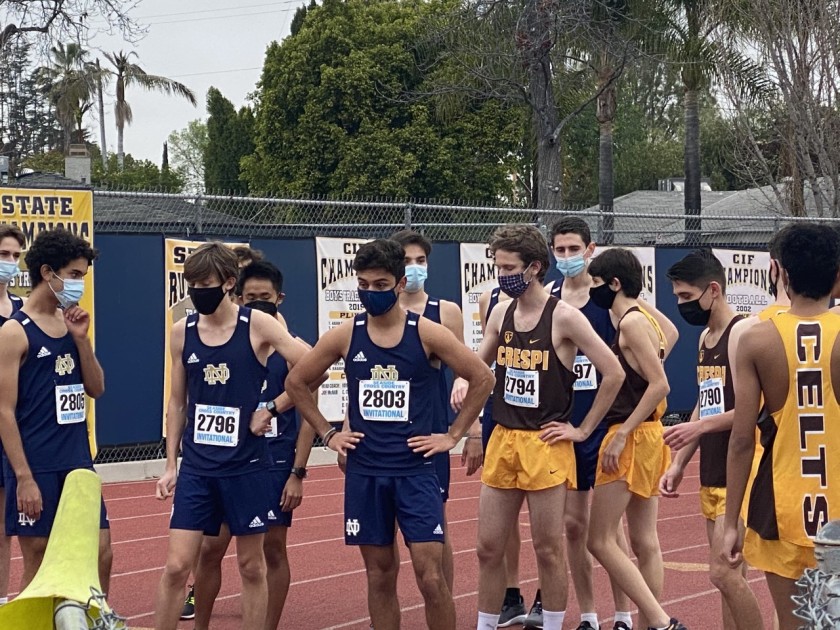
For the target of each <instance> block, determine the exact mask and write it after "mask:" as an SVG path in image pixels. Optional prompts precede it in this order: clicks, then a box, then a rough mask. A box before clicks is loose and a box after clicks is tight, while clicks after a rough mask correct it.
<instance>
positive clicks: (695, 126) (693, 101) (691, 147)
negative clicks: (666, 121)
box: [684, 88, 701, 245]
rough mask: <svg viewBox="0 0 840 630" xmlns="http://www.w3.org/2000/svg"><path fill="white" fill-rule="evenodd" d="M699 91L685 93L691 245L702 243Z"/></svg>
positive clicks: (688, 237) (688, 236)
mask: <svg viewBox="0 0 840 630" xmlns="http://www.w3.org/2000/svg"><path fill="white" fill-rule="evenodd" d="M698 96H699V95H698V92H697V90H693V89H688V88H686V91H685V163H684V164H685V216H686V219H685V231H686V240H687V243H688V244H690V245H696V244H698V243H699V242H700V208H701V200H700V107H699V99H698Z"/></svg>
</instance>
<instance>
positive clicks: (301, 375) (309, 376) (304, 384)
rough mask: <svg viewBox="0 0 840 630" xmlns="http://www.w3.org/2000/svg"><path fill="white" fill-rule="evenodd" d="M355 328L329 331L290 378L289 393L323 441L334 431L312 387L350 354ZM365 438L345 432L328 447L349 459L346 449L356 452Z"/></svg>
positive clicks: (329, 442) (337, 436)
mask: <svg viewBox="0 0 840 630" xmlns="http://www.w3.org/2000/svg"><path fill="white" fill-rule="evenodd" d="M352 326H353V321H348V322H346V323H344V324H342V325H341V326H339V327H338V328H333V329H332V330H330V331H328V332H327V333H326V334H325V335H323V336H322V337H321V338H320V339H319V340H318V343H317V344H315V347H314V348H313V349H312V350H311V351H310V352H308V353H307V354H306V355H305V356H303V358H301V360H300V361H298V362H297V363H295V366H294V367H293V368H292V371H291V372H289V376H288V377H287V378H286V393H287V394H288V395H289V397H290V398H291V399H292V403H294V406H295V407H297V410H298V413H299V414H300V415H301V417H302V418H303V419H304V420H305V421H306V422H308V423H309V424H310V425H312V428H313V429H314V430H315V432H316V433H317V434H318V435H320V436H321V437H322V438H323V437H324V436H325V435H327V434H328V433H331V432H333V427H332V425H331V424H330V423H329V421H328V420H327V419H326V418H325V417H324V415H323V414H322V413H321V411H320V410H319V409H318V405H317V404H316V403H315V400H314V399H313V398H312V394H311V389H310V388H311V383H314V382H316V381H317V380H318V379H320V378H321V377H322V376H323V374H324V372H326V371H327V370H328V369H329V367H330V366H331V365H332V364H333V363H335V362H336V361H337V360H338V359H340V358H342V357H343V356H344V355H345V354H346V352H347V348H348V346H349V345H350V336H351V334H352V332H353V330H352ZM362 437H363V435H362V434H361V433H348V432H344V431H342V432H341V433H340V435H331V436H330V439H329V440H325V443H326V444H327V446H329V447H330V448H332V449H333V450H336V451H338V452H339V453H340V454H342V455H346V454H347V453H346V450H345V449H346V448H351V449H352V448H355V446H354V445H355V443H356V442H358V441H359V439H361V438H362Z"/></svg>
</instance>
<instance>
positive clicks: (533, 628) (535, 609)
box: [524, 600, 543, 630]
mask: <svg viewBox="0 0 840 630" xmlns="http://www.w3.org/2000/svg"><path fill="white" fill-rule="evenodd" d="M524 626H525V630H542V627H543V609H542V602H541V601H540V600H537V601H535V602H534V605H533V606H531V612H529V613H528V616H527V617H525V623H524Z"/></svg>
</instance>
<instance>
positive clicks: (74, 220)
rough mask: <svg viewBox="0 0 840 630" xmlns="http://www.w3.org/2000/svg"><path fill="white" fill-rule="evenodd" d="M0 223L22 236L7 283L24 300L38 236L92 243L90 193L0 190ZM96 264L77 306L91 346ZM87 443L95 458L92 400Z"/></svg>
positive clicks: (27, 291) (18, 189) (88, 417)
mask: <svg viewBox="0 0 840 630" xmlns="http://www.w3.org/2000/svg"><path fill="white" fill-rule="evenodd" d="M0 223H10V224H12V225H16V226H18V227H19V228H20V229H21V230H22V231H23V234H24V236H25V237H26V245H25V247H24V252H23V255H22V256H21V260H20V268H21V269H20V274H18V276H17V278H15V279H14V280H13V281H12V282H11V283H10V284H9V290H10V291H11V292H12V293H14V294H15V295H19V296H21V297H27V296H28V295H29V293H30V291H31V290H32V282H31V281H30V279H29V270H28V269H26V263H25V262H24V257H25V255H26V250H28V249H29V246H30V245H31V244H32V241H34V240H35V239H36V238H37V236H38V234H40V233H41V232H43V231H45V230H55V229H65V230H67V231H69V232H71V233H73V234H75V235H76V236H79V237H81V238H83V239H85V240H86V241H87V242H88V243H90V244H91V245H94V242H93V191H90V190H56V189H50V190H45V189H33V188H0ZM95 266H96V263H94V265H93V266H92V267H91V268H90V270H89V271H88V273H87V275H86V276H85V292H84V295H83V296H82V301H81V302H80V303H79V306H81V307H82V308H83V309H84V310H85V311H87V312H88V313H90V330H89V331H88V336H89V337H90V341H91V344H93V343H94V342H95V334H94V321H95V320H94V312H93V270H94V268H95ZM86 404H87V409H89V412H88V416H87V426H88V443H89V444H90V453H91V456H92V457H96V451H97V445H96V410H95V406H94V401H93V400H91V399H88V400H87V403H86Z"/></svg>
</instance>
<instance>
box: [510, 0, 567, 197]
mask: <svg viewBox="0 0 840 630" xmlns="http://www.w3.org/2000/svg"><path fill="white" fill-rule="evenodd" d="M524 17H525V19H524V23H525V30H524V31H520V32H519V33H517V40H518V41H517V44H518V47H519V50H520V53H521V54H522V56H523V61H524V65H525V69H526V72H527V73H528V94H529V96H530V101H531V120H532V123H533V126H534V135H535V136H536V141H537V163H536V169H535V171H536V173H537V182H536V186H535V188H536V196H537V204H536V205H537V208H539V209H541V210H542V209H549V208H551V209H559V208H560V207H561V206H562V204H563V169H562V159H561V155H560V143H559V142H558V141H557V140H555V139H554V132H555V129H556V127H557V125H558V123H559V118H558V115H557V106H556V104H555V101H554V86H553V81H552V68H551V48H552V46H553V41H552V37H551V24H552V21H551V20H552V15H551V7H550V5H548V4H547V3H543V2H540V1H539V0H528V4H527V6H526V8H525V16H524Z"/></svg>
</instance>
